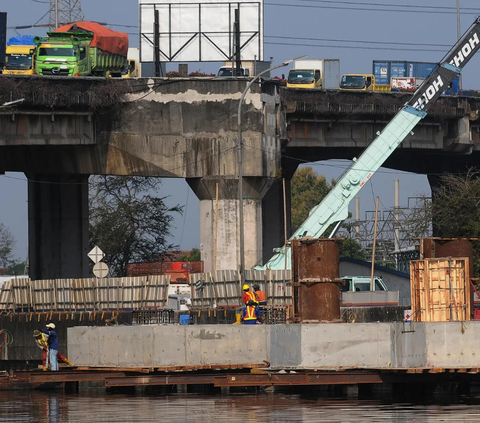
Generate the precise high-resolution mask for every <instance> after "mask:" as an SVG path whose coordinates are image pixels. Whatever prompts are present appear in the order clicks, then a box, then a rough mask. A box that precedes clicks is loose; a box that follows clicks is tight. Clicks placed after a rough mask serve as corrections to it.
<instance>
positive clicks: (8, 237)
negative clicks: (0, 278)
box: [0, 223, 15, 270]
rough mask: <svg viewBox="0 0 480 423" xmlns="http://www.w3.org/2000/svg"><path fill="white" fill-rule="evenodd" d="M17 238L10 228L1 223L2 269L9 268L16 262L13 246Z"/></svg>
mask: <svg viewBox="0 0 480 423" xmlns="http://www.w3.org/2000/svg"><path fill="white" fill-rule="evenodd" d="M14 245H15V238H14V237H13V235H12V234H11V232H10V231H9V230H8V228H7V227H6V226H5V225H4V224H3V223H0V270H1V269H7V268H9V267H11V266H13V265H14V264H15V258H14V257H13V247H14Z"/></svg>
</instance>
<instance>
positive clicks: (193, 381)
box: [105, 374, 222, 387]
mask: <svg viewBox="0 0 480 423" xmlns="http://www.w3.org/2000/svg"><path fill="white" fill-rule="evenodd" d="M217 378H222V376H219V375H198V374H191V375H162V376H127V377H109V378H108V379H105V386H107V387H112V386H140V385H214V384H215V385H216V379H217Z"/></svg>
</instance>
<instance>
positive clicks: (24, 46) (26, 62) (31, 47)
mask: <svg viewBox="0 0 480 423" xmlns="http://www.w3.org/2000/svg"><path fill="white" fill-rule="evenodd" d="M33 40H34V37H33V35H20V36H17V37H11V38H10V39H9V40H8V42H7V48H6V53H7V56H6V63H5V67H4V68H3V74H4V75H33V74H34V71H35V52H36V48H37V46H36V45H35V43H34V41H33Z"/></svg>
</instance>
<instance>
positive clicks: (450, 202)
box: [432, 169, 480, 276]
mask: <svg viewBox="0 0 480 423" xmlns="http://www.w3.org/2000/svg"><path fill="white" fill-rule="evenodd" d="M432 219H433V223H434V232H435V235H436V236H442V237H467V238H474V237H475V238H476V237H480V171H479V170H478V169H469V170H468V171H467V173H466V174H445V175H443V176H441V177H440V184H439V185H438V186H437V187H435V188H433V190H432ZM479 255H480V243H479V242H478V241H474V242H473V257H474V262H473V273H474V275H475V276H479V275H480V256H479Z"/></svg>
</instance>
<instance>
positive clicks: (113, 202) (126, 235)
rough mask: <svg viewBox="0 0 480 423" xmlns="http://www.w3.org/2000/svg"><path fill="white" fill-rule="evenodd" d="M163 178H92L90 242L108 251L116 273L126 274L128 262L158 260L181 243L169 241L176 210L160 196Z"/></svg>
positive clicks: (117, 274) (106, 261)
mask: <svg viewBox="0 0 480 423" xmlns="http://www.w3.org/2000/svg"><path fill="white" fill-rule="evenodd" d="M160 185H161V181H160V179H158V178H144V177H139V176H128V177H123V176H122V177H120V176H100V177H92V178H91V180H90V244H91V246H92V247H93V246H94V245H98V247H100V249H102V250H103V252H104V253H105V258H104V259H103V261H104V262H105V263H107V264H108V265H109V266H110V273H111V274H112V275H113V276H125V275H126V270H127V264H128V263H132V262H148V261H159V260H162V259H165V258H166V257H167V256H168V253H169V252H171V251H175V250H178V246H176V245H173V244H169V243H168V242H167V239H168V237H169V236H170V227H171V223H172V219H173V216H172V214H173V213H180V214H181V213H183V210H182V207H180V206H178V205H177V206H175V207H171V208H168V207H167V206H166V205H165V203H164V199H165V197H159V196H158V192H159V189H160Z"/></svg>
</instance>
